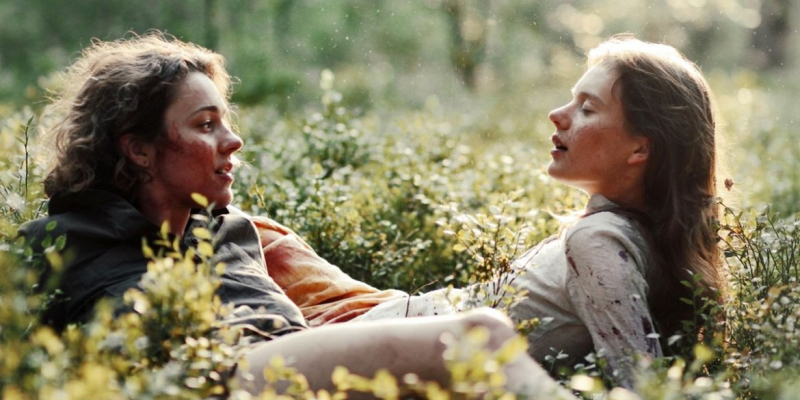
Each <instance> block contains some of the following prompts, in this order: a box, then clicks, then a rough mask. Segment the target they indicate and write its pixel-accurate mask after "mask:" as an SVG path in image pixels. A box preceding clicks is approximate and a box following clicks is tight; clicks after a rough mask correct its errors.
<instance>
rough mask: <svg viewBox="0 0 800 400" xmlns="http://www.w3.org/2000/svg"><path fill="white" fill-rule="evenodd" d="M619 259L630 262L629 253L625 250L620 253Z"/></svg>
mask: <svg viewBox="0 0 800 400" xmlns="http://www.w3.org/2000/svg"><path fill="white" fill-rule="evenodd" d="M619 257H620V258H622V260H623V261H625V262H628V253H626V252H625V250H620V251H619Z"/></svg>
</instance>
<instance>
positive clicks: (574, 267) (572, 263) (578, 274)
mask: <svg viewBox="0 0 800 400" xmlns="http://www.w3.org/2000/svg"><path fill="white" fill-rule="evenodd" d="M567 261H569V266H570V267H572V270H573V271H575V275H577V276H581V274H580V273H579V272H578V266H577V265H575V260H573V259H572V257H567Z"/></svg>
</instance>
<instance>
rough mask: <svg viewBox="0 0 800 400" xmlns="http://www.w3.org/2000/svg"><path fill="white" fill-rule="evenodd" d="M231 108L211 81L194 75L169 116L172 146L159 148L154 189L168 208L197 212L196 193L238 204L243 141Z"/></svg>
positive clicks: (168, 143)
mask: <svg viewBox="0 0 800 400" xmlns="http://www.w3.org/2000/svg"><path fill="white" fill-rule="evenodd" d="M227 112H228V104H227V102H226V101H225V99H224V98H223V97H222V95H221V94H220V93H219V90H217V87H216V86H215V85H214V83H213V82H212V81H211V79H210V78H209V77H208V76H206V75H205V74H203V73H200V72H192V73H190V74H189V75H187V76H186V78H185V79H184V80H183V82H181V83H180V84H179V86H178V88H177V91H176V96H175V99H174V100H173V102H172V104H171V105H170V106H169V107H168V108H167V110H166V113H165V124H166V127H167V140H166V144H165V145H163V146H160V148H158V149H157V154H156V161H155V166H154V171H153V181H152V182H151V184H150V185H149V186H150V188H151V190H152V191H153V193H154V196H152V197H154V198H158V199H160V202H161V203H162V204H161V205H160V207H162V208H165V209H166V208H181V209H183V208H189V209H190V208H193V207H196V206H197V204H196V203H195V202H194V201H193V200H192V198H191V195H192V193H199V194H202V195H203V196H205V197H206V198H207V199H208V201H209V202H213V203H214V204H215V205H216V206H217V207H224V206H227V205H228V204H230V202H231V200H232V193H231V184H232V183H233V175H232V173H231V170H232V168H233V166H234V163H235V161H236V160H235V157H234V156H233V154H234V153H235V152H236V151H238V150H239V149H240V148H241V147H242V140H241V139H240V138H239V136H237V135H236V134H235V133H234V132H233V131H231V129H230V127H229V126H228V123H227V122H226V121H225V119H224V117H225V114H226V113H227Z"/></svg>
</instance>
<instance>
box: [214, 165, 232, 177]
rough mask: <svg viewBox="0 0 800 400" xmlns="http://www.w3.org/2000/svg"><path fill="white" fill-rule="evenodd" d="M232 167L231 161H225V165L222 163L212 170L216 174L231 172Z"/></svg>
mask: <svg viewBox="0 0 800 400" xmlns="http://www.w3.org/2000/svg"><path fill="white" fill-rule="evenodd" d="M232 169H233V163H230V162H228V163H225V165H223V166H222V167H221V168H218V169H216V170H214V173H215V174H217V175H223V174H227V173H229V172H231V170H232Z"/></svg>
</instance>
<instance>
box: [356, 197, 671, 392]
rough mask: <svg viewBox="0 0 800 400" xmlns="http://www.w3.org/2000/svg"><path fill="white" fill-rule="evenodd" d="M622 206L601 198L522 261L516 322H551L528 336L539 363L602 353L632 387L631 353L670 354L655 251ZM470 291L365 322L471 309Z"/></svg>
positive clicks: (428, 297)
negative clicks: (651, 272) (658, 306)
mask: <svg viewBox="0 0 800 400" xmlns="http://www.w3.org/2000/svg"><path fill="white" fill-rule="evenodd" d="M616 207H617V206H616V205H615V204H614V203H612V202H610V201H609V200H607V199H606V198H604V197H602V196H600V195H595V196H593V197H592V198H591V199H589V202H588V203H587V205H586V212H585V214H584V215H585V216H583V217H581V218H579V219H577V220H576V221H575V222H574V223H572V224H571V225H570V226H569V227H568V228H567V229H565V230H564V231H563V232H562V233H561V235H559V236H558V237H553V238H550V239H548V240H545V241H543V242H542V243H540V244H539V245H537V246H536V247H534V248H532V249H531V250H529V251H527V252H526V253H525V254H523V255H522V257H520V258H519V259H517V260H516V261H515V262H514V265H515V268H518V269H520V270H521V272H520V274H519V275H518V276H517V277H516V278H515V279H514V281H513V283H512V286H514V287H515V288H517V289H523V290H525V291H527V294H526V295H525V297H524V298H523V299H522V300H521V301H520V302H518V303H517V304H515V305H514V306H513V307H512V308H511V317H512V318H513V319H515V320H518V321H520V320H527V319H531V318H539V319H540V320H541V321H543V323H542V324H541V325H540V326H539V327H537V328H536V329H534V330H533V331H532V332H531V333H530V334H529V336H528V339H529V342H530V347H529V353H530V354H531V355H532V356H533V357H534V358H535V359H537V360H538V361H540V362H545V360H546V359H547V360H551V359H550V358H549V357H547V356H548V355H551V356H554V357H555V356H557V355H558V354H559V353H561V354H566V355H568V356H569V357H567V358H569V359H570V360H571V362H573V363H574V362H577V361H580V360H581V359H582V358H583V357H584V356H585V355H587V354H588V353H590V352H591V351H596V352H598V353H600V354H604V355H605V356H606V359H607V360H608V367H609V369H610V370H612V371H615V372H616V374H617V377H618V379H619V381H620V383H621V384H623V385H624V386H630V384H631V382H630V377H631V374H630V372H631V368H633V364H632V358H631V356H632V355H634V354H637V355H645V356H649V357H660V356H661V355H662V351H661V347H660V344H659V341H658V335H657V334H656V333H655V329H654V324H653V318H652V317H651V315H650V312H649V310H648V307H647V302H646V299H647V291H648V285H647V282H646V281H645V276H647V273H646V272H647V271H646V269H647V268H648V267H649V266H650V262H649V257H650V255H649V247H648V245H647V242H646V240H645V238H644V237H643V236H642V234H641V230H640V229H641V228H640V227H639V224H638V223H637V222H635V221H634V220H632V219H631V218H629V217H627V216H625V215H623V214H618V213H614V212H612V211H609V210H612V209H614V208H616ZM467 293H468V289H451V290H447V289H440V290H436V291H433V292H429V293H426V294H423V295H419V296H411V297H410V298H404V299H399V300H396V301H393V302H389V303H385V304H381V305H379V306H377V307H375V308H373V309H372V310H370V311H369V312H367V313H366V314H364V315H363V316H362V317H361V318H360V319H361V320H375V319H384V318H397V317H406V316H409V317H411V316H423V315H441V314H450V313H454V312H457V311H459V310H460V309H462V308H463V307H464V305H465V304H467V299H466V297H467ZM563 357H564V356H563V355H562V356H561V357H559V358H563Z"/></svg>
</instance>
